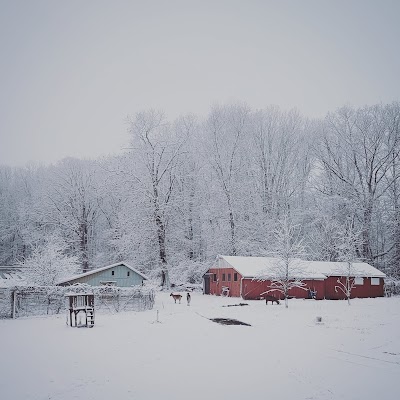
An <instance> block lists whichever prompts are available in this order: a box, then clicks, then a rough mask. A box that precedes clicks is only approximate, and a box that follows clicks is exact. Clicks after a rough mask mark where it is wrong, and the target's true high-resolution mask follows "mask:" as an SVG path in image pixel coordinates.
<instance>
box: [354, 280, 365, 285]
mask: <svg viewBox="0 0 400 400" xmlns="http://www.w3.org/2000/svg"><path fill="white" fill-rule="evenodd" d="M354 284H355V285H364V278H354Z"/></svg>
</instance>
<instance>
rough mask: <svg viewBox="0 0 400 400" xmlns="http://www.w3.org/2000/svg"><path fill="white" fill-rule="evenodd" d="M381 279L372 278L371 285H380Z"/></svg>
mask: <svg viewBox="0 0 400 400" xmlns="http://www.w3.org/2000/svg"><path fill="white" fill-rule="evenodd" d="M379 284H380V279H379V278H371V285H372V286H379Z"/></svg>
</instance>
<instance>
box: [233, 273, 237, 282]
mask: <svg viewBox="0 0 400 400" xmlns="http://www.w3.org/2000/svg"><path fill="white" fill-rule="evenodd" d="M237 279H238V278H237V272H235V273H234V274H233V280H234V281H235V282H236V281H237Z"/></svg>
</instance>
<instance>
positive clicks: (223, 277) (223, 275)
mask: <svg viewBox="0 0 400 400" xmlns="http://www.w3.org/2000/svg"><path fill="white" fill-rule="evenodd" d="M222 282H225V274H222Z"/></svg>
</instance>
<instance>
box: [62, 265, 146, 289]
mask: <svg viewBox="0 0 400 400" xmlns="http://www.w3.org/2000/svg"><path fill="white" fill-rule="evenodd" d="M112 271H114V275H112ZM128 272H129V276H128ZM109 281H115V286H118V287H129V286H133V285H141V284H142V283H143V277H142V276H140V275H139V274H137V273H136V272H134V271H132V270H131V269H130V268H127V267H126V266H125V265H117V266H115V267H112V268H109V269H106V270H103V271H99V272H96V273H94V274H91V275H87V276H82V277H77V278H75V279H73V280H70V281H68V282H66V283H63V284H62V286H69V285H73V284H74V283H86V284H87V285H91V286H101V285H102V283H101V282H109Z"/></svg>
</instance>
